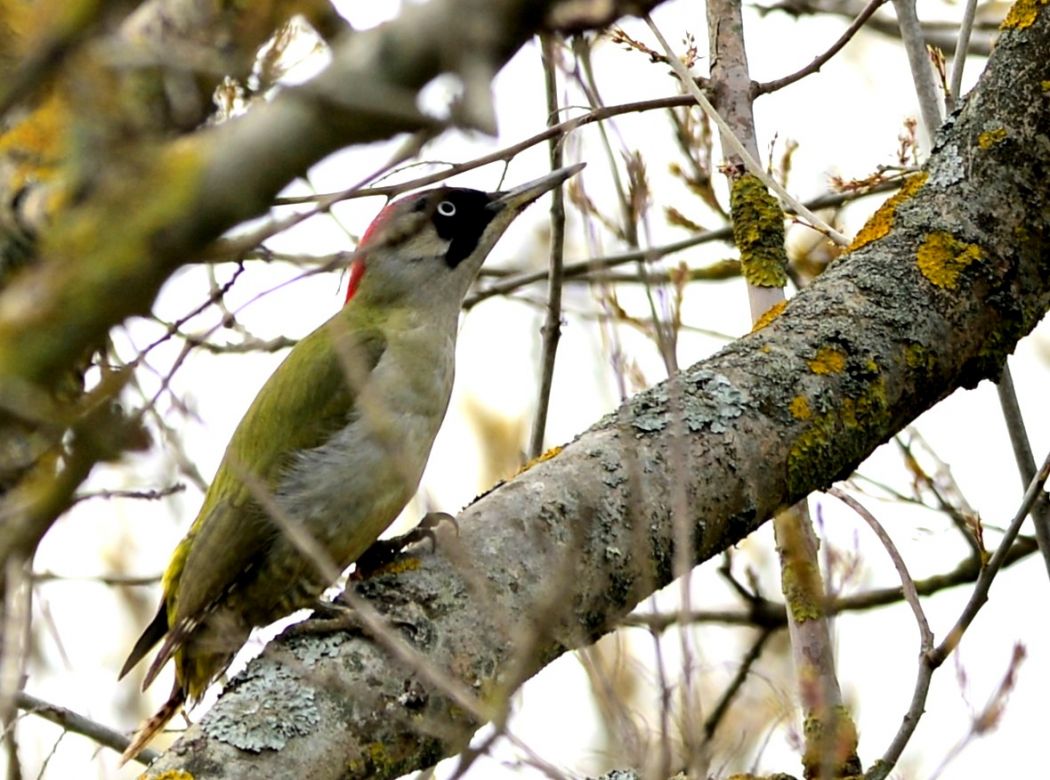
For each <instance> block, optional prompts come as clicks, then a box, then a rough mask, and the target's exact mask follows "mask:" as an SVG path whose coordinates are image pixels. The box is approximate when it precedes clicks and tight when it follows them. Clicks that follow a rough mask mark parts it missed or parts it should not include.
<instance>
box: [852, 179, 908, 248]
mask: <svg viewBox="0 0 1050 780" xmlns="http://www.w3.org/2000/svg"><path fill="white" fill-rule="evenodd" d="M926 178H927V175H926V173H925V172H923V173H917V174H915V175H914V176H909V177H908V178H907V179H905V181H904V184H902V185H901V188H900V189H899V190H898V191H897V193H896V194H895V195H892V196H891V197H889V198H887V199H886V202H885V203H883V204H882V205H881V206H879V208H878V209H877V210H876V211H875V213H874V214H872V215H871V218H870V219H869V220H868V221H867V222H866V223H865V224H864V227H862V228H861V229H860V231H859V232H858V233H857V235H856V236H855V237H854V239H853V241H852V243H850V245H849V247H848V248H847V249H848V251H850V252H853V251H855V250H857V249H860V248H861V247H862V246H866V245H867V244H870V243H871V242H872V241H878V240H879V239H880V238H882V237H883V236H885V235H886V234H887V233H889V232H890V228H892V227H893V216H894V214H896V212H897V207H898V206H900V205H901V204H902V203H903V202H904V201H906V200H908V198H911V197H913V196H914V195H915V193H917V192H918V191H919V190H920V189H921V188H922V185H924V184H925V183H926Z"/></svg>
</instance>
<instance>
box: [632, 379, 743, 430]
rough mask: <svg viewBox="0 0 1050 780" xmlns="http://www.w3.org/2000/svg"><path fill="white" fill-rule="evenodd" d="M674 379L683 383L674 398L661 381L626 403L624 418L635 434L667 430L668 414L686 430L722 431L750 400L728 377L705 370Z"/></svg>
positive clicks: (670, 418)
mask: <svg viewBox="0 0 1050 780" xmlns="http://www.w3.org/2000/svg"><path fill="white" fill-rule="evenodd" d="M675 381H681V382H682V383H683V384H684V385H685V386H683V387H682V392H681V393H679V394H678V396H677V397H676V398H674V399H672V398H671V395H670V393H669V385H668V383H666V382H665V383H663V384H661V385H658V386H657V387H654V388H653V389H652V390H650V391H649V392H647V393H643V394H641V395H639V396H636V397H635V398H633V399H632V400H631V401H630V403H629V404H628V405H627V415H628V420H629V422H630V424H631V426H632V427H633V428H634V429H635V430H636V431H640V433H639V434H637V435H638V436H642V435H644V434H646V433H654V432H657V431H664V430H666V429H668V428H669V427H670V425H671V420H672V416H671V415H672V414H673V415H674V416H675V417H680V419H681V420H682V422H683V423H684V424H685V427H686V429H687V430H688V431H689V432H690V433H698V432H700V431H703V430H708V431H710V432H711V433H725V432H726V430H727V429H728V427H729V424H730V422H731V421H732V420H734V419H736V418H737V417H740V416H741V415H742V414H743V413H744V408H745V407H746V406H747V404H748V402H749V400H750V399H749V397H748V395H747V393H746V392H745V391H743V390H741V389H739V388H737V387H736V386H735V385H734V384H733V383H732V382H731V381H730V380H729V379H728V377H725V376H723V375H722V374H717V373H715V372H713V371H709V370H707V369H702V370H700V371H696V372H693V373H690V374H687V375H684V376H683V377H682V378H681V379H680V380H675Z"/></svg>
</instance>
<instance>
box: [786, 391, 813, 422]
mask: <svg viewBox="0 0 1050 780" xmlns="http://www.w3.org/2000/svg"><path fill="white" fill-rule="evenodd" d="M788 411H790V412H791V416H792V417H794V418H795V419H796V420H808V419H809V418H810V417H812V416H813V410H812V409H811V408H810V406H809V399H808V398H806V396H804V395H796V396H795V397H794V398H792V399H791V404H790V405H789V406H788Z"/></svg>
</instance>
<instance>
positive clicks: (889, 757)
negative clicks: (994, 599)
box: [865, 454, 1050, 780]
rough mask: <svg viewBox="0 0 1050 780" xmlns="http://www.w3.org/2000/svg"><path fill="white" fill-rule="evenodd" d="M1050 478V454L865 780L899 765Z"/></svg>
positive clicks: (879, 779) (922, 669)
mask: <svg viewBox="0 0 1050 780" xmlns="http://www.w3.org/2000/svg"><path fill="white" fill-rule="evenodd" d="M1048 478H1050V454H1048V455H1047V457H1046V460H1044V461H1043V465H1042V467H1041V468H1040V469H1039V472H1038V473H1037V474H1036V475H1035V477H1034V478H1033V479H1032V481H1031V482H1030V483H1029V485H1028V489H1027V490H1026V491H1025V494H1024V499H1023V500H1022V501H1021V506H1020V508H1019V509H1018V510H1017V512H1016V513H1015V514H1014V517H1013V519H1012V520H1011V521H1010V525H1009V526H1008V527H1007V529H1006V532H1005V533H1004V534H1003V539H1002V541H1001V542H1000V543H999V547H998V548H997V549H996V551H995V554H994V555H992V557H991V559H990V560H989V561H988V564H987V565H986V566H985V567H984V569H983V570H982V571H981V573H980V575H979V576H978V578H977V584H976V585H975V586H974V589H973V593H972V594H971V596H970V600H969V601H968V602H967V603H966V606H965V607H964V608H963V611H962V614H961V615H960V616H959V619H958V620H957V621H956V622H955V625H954V626H952V628H951V630H950V631H948V633H947V635H946V636H945V638H944V639H943V640H942V641H941V643H940V644H939V645H937V647H935V648H932V649H930V650H928V651H926V652H924V653H922V654H921V655H920V663H919V671H918V674H917V676H916V679H915V689H914V691H913V693H912V699H911V705H910V706H909V707H908V711H907V712H906V713H905V714H904V718H903V719H902V720H901V725H900V728H899V729H898V730H897V734H896V735H895V736H894V738H893V741H892V742H891V743H890V745H889V747H887V748H886V752H885V753H883V755H882V758H880V759H879V760H878V761H876V762H875V763H874V764H873V765H872V767H871V769H869V770H868V772H867V774H866V775H865V778H866V780H884V778H886V777H887V776H888V775H889V773H890V772H891V771H892V770H893V767H894V766H895V765H896V763H897V760H898V759H899V758H900V756H901V753H902V752H903V751H904V748H905V746H906V745H907V744H908V741H909V740H910V739H911V736H912V734H913V733H914V731H915V727H916V726H917V725H918V723H919V718H920V717H921V716H922V712H923V709H924V708H925V706H926V696H927V693H928V692H929V689H930V680H931V678H932V677H933V672H934V671H935V670H936V669H937V668H938V667H939V666H940V665H941V664H942V663H944V661H945V660H946V659H947V658H948V656H949V655H951V653H952V651H953V650H954V649H955V648H956V647H958V645H959V641H960V640H961V639H962V637H963V634H965V633H966V629H967V628H969V626H970V624H971V623H972V622H973V619H974V618H975V617H976V616H977V613H978V612H979V611H980V609H981V607H982V606H983V605H984V603H985V602H986V601H987V600H988V590H989V588H991V586H992V580H994V579H995V576H996V574H998V573H999V570H1000V569H1001V568H1002V567H1003V565H1004V562H1005V561H1006V560H1007V558H1008V557H1009V554H1010V550H1011V549H1012V547H1013V543H1014V539H1016V538H1017V533H1018V531H1019V530H1020V528H1021V524H1022V523H1023V522H1024V520H1025V518H1026V517H1027V516H1028V513H1029V512H1030V511H1031V510H1032V506H1033V505H1034V504H1035V502H1036V501H1037V500H1038V499H1039V496H1040V495H1042V494H1043V490H1044V487H1045V485H1046V481H1047V479H1048Z"/></svg>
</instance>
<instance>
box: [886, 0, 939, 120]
mask: <svg viewBox="0 0 1050 780" xmlns="http://www.w3.org/2000/svg"><path fill="white" fill-rule="evenodd" d="M893 8H894V10H896V12H897V23H898V24H899V25H900V31H901V40H902V41H903V42H904V51H905V52H906V53H907V55H908V65H910V66H911V75H912V80H913V81H914V82H915V94H916V97H917V98H918V101H919V111H920V112H922V121H923V124H925V125H926V133H927V135H928V136H929V137H930V139H931V140H932V139H933V137H934V135H935V134H936V133H937V129H938V128H939V127H940V126H941V121H942V118H941V117H942V115H941V107H940V101H938V100H937V80H936V77H935V76H934V74H933V66H932V65H931V64H930V55H929V53H928V52H927V51H926V41H925V40H924V39H923V34H922V25H921V24H920V23H919V17H918V15H917V14H916V12H915V0H893Z"/></svg>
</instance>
